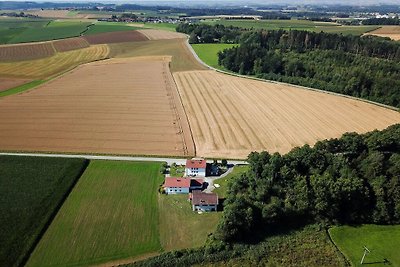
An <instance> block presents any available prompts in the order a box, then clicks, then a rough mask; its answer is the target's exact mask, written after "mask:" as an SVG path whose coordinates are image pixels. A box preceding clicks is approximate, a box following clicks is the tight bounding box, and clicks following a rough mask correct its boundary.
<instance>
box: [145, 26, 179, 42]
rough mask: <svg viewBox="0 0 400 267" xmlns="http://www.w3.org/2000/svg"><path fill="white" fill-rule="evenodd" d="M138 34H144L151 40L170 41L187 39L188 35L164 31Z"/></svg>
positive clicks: (146, 31)
mask: <svg viewBox="0 0 400 267" xmlns="http://www.w3.org/2000/svg"><path fill="white" fill-rule="evenodd" d="M138 32H140V33H142V34H144V35H145V36H146V37H147V38H148V39H149V40H169V39H177V38H181V39H186V35H185V34H182V33H179V32H169V31H162V30H153V29H146V30H138Z"/></svg>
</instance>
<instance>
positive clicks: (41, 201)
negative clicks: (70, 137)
mask: <svg viewBox="0 0 400 267" xmlns="http://www.w3.org/2000/svg"><path fill="white" fill-rule="evenodd" d="M86 165H87V162H86V160H83V159H58V158H40V157H12V156H0V199H1V201H0V224H1V228H0V240H1V243H0V266H21V265H22V264H23V263H24V261H25V260H26V258H27V256H29V253H30V252H31V251H32V249H33V246H35V245H36V243H37V241H38V238H40V237H41V235H42V232H43V231H44V230H45V229H46V228H47V226H48V224H49V223H50V221H51V219H52V218H53V216H54V215H55V212H56V211H57V210H58V208H59V206H60V205H61V204H62V202H63V201H64V199H65V198H66V196H67V195H68V194H69V191H70V190H71V189H72V187H73V186H74V184H75V182H76V181H77V180H78V179H79V177H80V175H81V173H82V172H83V170H84V169H85V168H86Z"/></svg>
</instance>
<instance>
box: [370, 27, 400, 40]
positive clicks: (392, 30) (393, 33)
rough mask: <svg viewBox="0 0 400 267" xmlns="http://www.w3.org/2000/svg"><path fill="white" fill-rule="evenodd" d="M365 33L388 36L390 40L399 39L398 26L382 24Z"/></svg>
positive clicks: (399, 30) (399, 31)
mask: <svg viewBox="0 0 400 267" xmlns="http://www.w3.org/2000/svg"><path fill="white" fill-rule="evenodd" d="M366 35H376V36H380V37H389V38H390V39H392V40H395V41H398V40H400V26H383V27H381V28H379V29H376V30H375V31H372V32H369V33H367V34H366Z"/></svg>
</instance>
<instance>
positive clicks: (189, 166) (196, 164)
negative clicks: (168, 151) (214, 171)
mask: <svg viewBox="0 0 400 267" xmlns="http://www.w3.org/2000/svg"><path fill="white" fill-rule="evenodd" d="M206 168H207V161H206V160H205V159H202V158H193V159H188V160H186V168H185V175H186V176H201V177H205V176H206Z"/></svg>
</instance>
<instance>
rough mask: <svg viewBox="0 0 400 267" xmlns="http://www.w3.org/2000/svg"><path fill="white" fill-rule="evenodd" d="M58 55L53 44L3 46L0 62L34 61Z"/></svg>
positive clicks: (0, 50) (0, 48) (0, 52)
mask: <svg viewBox="0 0 400 267" xmlns="http://www.w3.org/2000/svg"><path fill="white" fill-rule="evenodd" d="M55 53H56V51H55V49H54V47H53V44H52V43H51V42H45V43H38V44H21V45H2V46H0V62H7V61H11V62H12V61H21V60H32V59H38V58H44V57H50V56H53V55H54V54H55Z"/></svg>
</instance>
